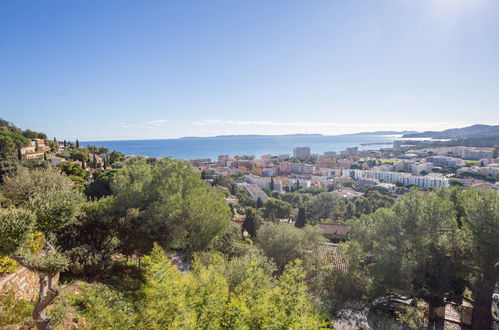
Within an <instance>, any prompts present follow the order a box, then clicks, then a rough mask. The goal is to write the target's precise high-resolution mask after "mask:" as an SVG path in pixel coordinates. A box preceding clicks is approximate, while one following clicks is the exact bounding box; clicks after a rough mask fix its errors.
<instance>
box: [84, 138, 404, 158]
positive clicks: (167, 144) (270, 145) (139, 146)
mask: <svg viewBox="0 0 499 330" xmlns="http://www.w3.org/2000/svg"><path fill="white" fill-rule="evenodd" d="M398 137H399V136H394V135H370V134H365V135H364V134H356V135H334V136H327V135H284V136H283V135H280V136H268V135H266V136H261V135H256V136H217V137H205V138H181V139H162V140H121V141H84V142H80V144H81V145H84V146H85V145H96V146H104V147H106V148H108V149H109V150H111V151H112V150H116V151H120V152H122V153H124V154H125V155H142V156H150V157H163V156H171V157H173V158H179V159H197V158H211V159H216V158H217V156H218V155H230V156H235V155H255V156H256V157H259V156H261V155H265V154H273V155H278V154H291V155H292V154H293V148H295V147H305V146H306V147H310V149H311V152H312V153H323V152H325V151H336V152H339V151H341V150H345V148H347V147H359V150H366V149H371V150H377V149H379V148H383V147H388V145H370V146H361V144H364V143H376V142H386V143H391V142H393V140H395V139H397V138H398Z"/></svg>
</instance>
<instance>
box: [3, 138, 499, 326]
mask: <svg viewBox="0 0 499 330" xmlns="http://www.w3.org/2000/svg"><path fill="white" fill-rule="evenodd" d="M90 154H94V155H95V154H99V155H101V156H102V158H103V159H104V160H105V161H106V162H107V164H111V163H113V165H114V168H112V169H109V168H108V166H107V164H101V165H99V166H98V165H97V164H95V166H91V167H88V166H85V165H84V164H82V165H83V166H80V165H79V164H78V163H77V162H80V163H85V162H90V158H91V157H89V155H90ZM111 154H113V153H109V151H108V150H103V149H102V148H101V149H99V148H97V147H86V148H84V147H81V146H77V145H71V144H69V143H68V144H67V149H66V150H64V154H61V155H62V156H65V157H68V159H69V160H71V161H72V162H67V163H65V164H72V165H64V166H51V165H48V162H46V161H44V160H40V161H38V162H27V161H22V162H19V161H16V160H15V158H14V159H9V160H3V161H0V178H1V185H0V273H6V272H11V271H13V270H14V269H15V268H16V267H17V265H18V264H21V265H23V266H25V267H27V268H28V269H31V270H32V271H34V272H36V274H38V276H39V278H40V283H41V290H40V295H39V297H38V300H37V301H36V302H35V303H34V304H31V303H28V302H26V301H23V300H19V299H17V298H16V297H15V296H14V295H13V294H12V293H7V294H4V295H1V296H0V326H4V325H9V324H20V323H24V324H25V325H26V326H31V325H33V324H36V326H37V327H38V328H39V329H46V328H47V327H55V328H61V329H65V328H75V327H78V328H89V329H101V328H120V329H131V328H144V329H146V328H147V329H164V328H182V329H186V328H189V329H190V328H206V329H212V328H215V329H217V328H224V329H250V328H251V329H259V328H274V329H289V328H306V329H314V328H320V327H330V326H331V324H330V322H331V321H332V320H334V318H335V317H336V316H337V315H338V314H337V313H338V312H339V311H341V310H342V309H345V308H347V309H348V308H359V307H363V306H367V307H376V308H377V307H379V306H380V305H383V304H386V303H389V302H390V301H391V300H392V299H395V298H398V299H401V300H404V301H410V303H408V304H406V305H404V306H403V307H401V308H400V310H399V311H398V312H397V313H396V314H395V315H394V316H395V317H396V318H398V320H400V321H403V322H405V323H406V324H409V325H410V326H412V327H414V328H418V327H424V326H426V325H427V324H428V322H429V317H431V315H432V314H433V312H432V311H434V310H435V308H436V307H439V306H443V305H444V304H447V303H455V304H459V303H460V302H461V301H463V300H466V301H469V302H470V303H471V304H472V305H473V307H474V308H473V328H474V329H490V328H491V324H492V315H491V313H490V306H491V302H492V301H491V299H492V294H493V293H494V289H495V286H496V283H497V279H498V276H499V269H498V266H497V265H498V263H499V198H498V196H497V195H495V193H494V192H491V191H485V190H474V189H465V188H462V187H453V188H451V189H439V190H435V191H431V192H429V191H424V192H422V191H419V190H417V189H416V188H414V189H412V190H411V191H404V194H403V195H398V194H395V193H391V192H389V191H387V190H386V189H379V188H374V187H370V186H364V187H357V190H359V191H363V192H364V193H365V194H364V195H363V196H360V197H354V198H350V199H346V198H342V197H338V196H337V195H335V194H333V193H331V192H330V191H328V190H327V189H323V188H320V189H317V188H314V189H298V190H296V191H294V192H288V193H282V194H279V193H276V194H273V198H270V199H268V200H267V201H266V202H265V203H263V202H262V201H261V200H257V201H254V200H252V199H251V198H249V197H248V196H247V195H246V194H244V192H243V191H241V190H240V189H239V188H238V187H237V186H236V185H235V182H234V178H228V177H217V178H216V180H213V184H208V183H206V182H204V181H203V180H202V179H201V177H202V175H201V173H198V172H197V171H196V170H195V169H193V168H192V167H191V166H190V165H188V164H186V163H184V162H182V161H177V160H172V159H168V158H166V159H143V158H140V157H137V158H125V157H124V156H122V155H120V154H118V153H114V154H113V156H112V157H111V156H110V155H111ZM93 159H95V158H93ZM75 161H77V162H75ZM90 163H91V162H90ZM75 177H78V178H81V179H75ZM333 188H334V187H333ZM229 195H230V196H232V197H234V198H233V199H231V201H232V202H231V203H232V204H228V202H227V201H226V200H225V197H229ZM234 201H235V202H234ZM234 216H235V217H239V218H241V219H242V218H244V222H243V224H242V228H240V227H238V226H237V225H235V223H234V222H232V221H231V220H232V218H233V217H234ZM331 222H341V223H347V224H349V225H350V226H351V231H350V234H349V236H348V237H346V238H344V240H345V241H344V242H342V243H340V244H339V245H338V246H332V245H331V244H325V243H327V242H328V240H327V239H326V238H325V237H324V235H323V234H322V232H321V230H320V229H319V226H317V224H322V223H331ZM293 223H294V225H293ZM425 310H426V311H427V313H426V314H425V313H424V311H425ZM30 315H31V316H32V318H33V320H30Z"/></svg>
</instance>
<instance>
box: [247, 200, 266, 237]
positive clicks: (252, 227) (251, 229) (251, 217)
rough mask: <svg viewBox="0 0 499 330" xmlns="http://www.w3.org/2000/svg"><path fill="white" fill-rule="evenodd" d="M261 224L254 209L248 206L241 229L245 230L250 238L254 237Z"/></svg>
mask: <svg viewBox="0 0 499 330" xmlns="http://www.w3.org/2000/svg"><path fill="white" fill-rule="evenodd" d="M261 225H262V221H261V220H260V218H259V217H258V215H257V214H256V211H255V209H254V208H252V207H248V208H247V209H246V217H245V218H244V222H243V227H242V229H243V230H245V231H247V232H248V234H249V235H250V236H251V237H252V238H255V237H256V233H257V231H258V229H259V228H260V226H261Z"/></svg>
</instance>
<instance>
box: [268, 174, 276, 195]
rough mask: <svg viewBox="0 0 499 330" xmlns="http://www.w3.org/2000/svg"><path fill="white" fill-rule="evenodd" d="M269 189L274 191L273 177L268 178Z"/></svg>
mask: <svg viewBox="0 0 499 330" xmlns="http://www.w3.org/2000/svg"><path fill="white" fill-rule="evenodd" d="M269 188H270V191H274V189H275V185H274V177H273V176H271V177H270V187H269Z"/></svg>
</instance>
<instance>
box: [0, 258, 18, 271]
mask: <svg viewBox="0 0 499 330" xmlns="http://www.w3.org/2000/svg"><path fill="white" fill-rule="evenodd" d="M17 266H18V263H17V262H16V261H15V260H12V259H10V258H9V257H0V275H3V274H7V273H12V272H14V271H15V270H16V268H17Z"/></svg>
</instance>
